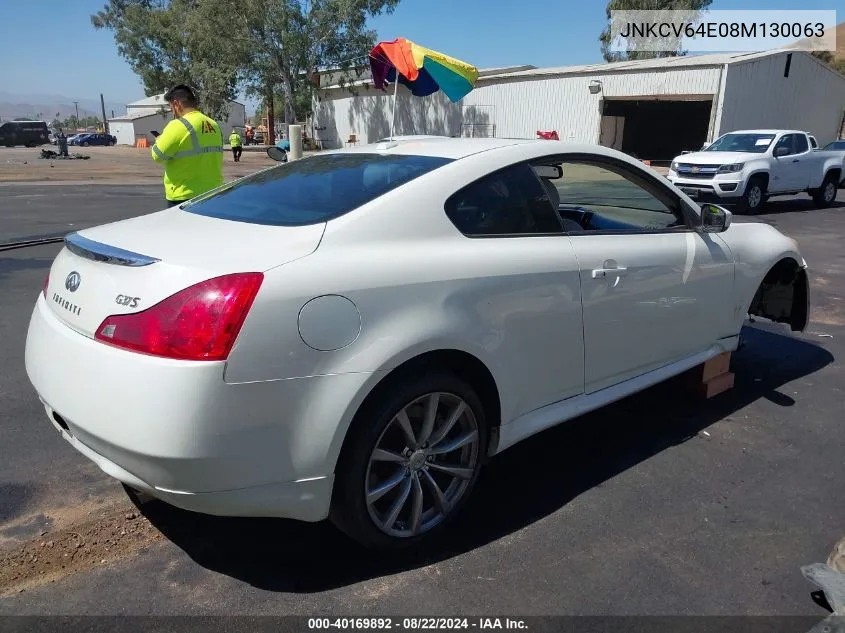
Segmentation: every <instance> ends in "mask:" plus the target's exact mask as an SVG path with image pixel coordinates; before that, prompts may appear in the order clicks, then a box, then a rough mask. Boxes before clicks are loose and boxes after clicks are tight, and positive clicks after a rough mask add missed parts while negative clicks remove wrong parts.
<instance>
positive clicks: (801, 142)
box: [794, 134, 810, 154]
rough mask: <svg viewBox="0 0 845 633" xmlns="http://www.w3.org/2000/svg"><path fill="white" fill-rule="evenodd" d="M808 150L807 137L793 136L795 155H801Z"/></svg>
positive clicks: (801, 135)
mask: <svg viewBox="0 0 845 633" xmlns="http://www.w3.org/2000/svg"><path fill="white" fill-rule="evenodd" d="M808 149H810V146H809V145H807V137H806V136H804V135H803V134H796V135H795V152H794V153H795V154H801V153H802V152H806V151H807V150H808Z"/></svg>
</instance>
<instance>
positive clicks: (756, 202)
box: [748, 185, 763, 209]
mask: <svg viewBox="0 0 845 633" xmlns="http://www.w3.org/2000/svg"><path fill="white" fill-rule="evenodd" d="M762 199H763V191H762V190H761V189H760V185H752V187H751V189H750V190H749V191H748V208H750V209H756V208H757V207H759V206H760V201H761V200H762Z"/></svg>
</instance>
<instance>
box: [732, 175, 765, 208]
mask: <svg viewBox="0 0 845 633" xmlns="http://www.w3.org/2000/svg"><path fill="white" fill-rule="evenodd" d="M765 203H766V186H765V185H764V184H763V179H762V178H760V177H759V176H754V177H752V178H751V179H750V180H749V181H748V184H747V185H746V186H745V193H743V194H742V199H741V200H740V202H739V204H738V205H737V211H739V212H740V213H745V214H747V215H756V214H757V213H759V212H760V210H761V209H762V208H763V205H764V204H765Z"/></svg>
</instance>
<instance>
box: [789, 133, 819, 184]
mask: <svg viewBox="0 0 845 633" xmlns="http://www.w3.org/2000/svg"><path fill="white" fill-rule="evenodd" d="M793 136H794V137H795V138H794V140H793V143H792V149H793V151H794V154H792V155H791V156H790V157H789V158H790V159H791V162H790V163H789V164H790V165H792V170H793V172H792V176H791V177H790V182H791V183H793V185H794V186H793V188H794V189H795V190H797V191H804V190H805V189H807V188H808V187H809V186H810V180H811V179H812V177H813V169H818V163H817V162H816V161H815V160H814V157H813V150H812V148H811V147H810V144H809V143H808V142H807V136H806V135H805V134H793Z"/></svg>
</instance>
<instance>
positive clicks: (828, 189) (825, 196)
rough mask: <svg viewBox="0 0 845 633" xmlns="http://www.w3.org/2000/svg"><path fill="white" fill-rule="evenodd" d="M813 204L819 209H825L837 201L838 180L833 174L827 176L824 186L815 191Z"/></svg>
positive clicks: (823, 182)
mask: <svg viewBox="0 0 845 633" xmlns="http://www.w3.org/2000/svg"><path fill="white" fill-rule="evenodd" d="M811 195H812V196H813V204H814V205H815V206H816V207H817V208H819V209H824V208H826V207H829V206H830V205H832V204H833V201H834V200H836V178H835V177H834V176H833V175H832V174H828V175H827V176H825V178H824V180H823V181H822V186H821V187H819V188H818V189H815V190H813V192H812V194H811Z"/></svg>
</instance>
